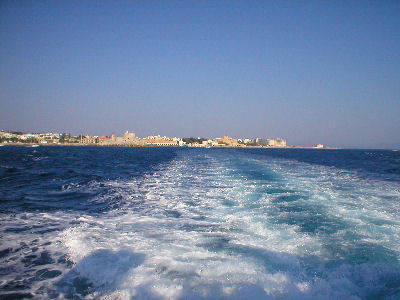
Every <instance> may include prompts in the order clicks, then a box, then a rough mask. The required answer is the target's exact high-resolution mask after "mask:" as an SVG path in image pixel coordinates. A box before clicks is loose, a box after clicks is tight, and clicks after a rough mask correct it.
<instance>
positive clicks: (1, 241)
mask: <svg viewBox="0 0 400 300" xmlns="http://www.w3.org/2000/svg"><path fill="white" fill-rule="evenodd" d="M399 215H400V152H395V151H374V150H307V149H303V150H300V149H178V148H95V147H93V148H92V147H38V148H28V147H1V148H0V221H1V228H0V298H5V299H7V298H24V297H25V298H73V299H80V298H82V299H85V298H88V299H92V298H100V299H143V298H144V299H182V298H184V299H187V298H190V299H193V298H195V299H399V298H400V260H399V259H400V242H399V241H400V217H399Z"/></svg>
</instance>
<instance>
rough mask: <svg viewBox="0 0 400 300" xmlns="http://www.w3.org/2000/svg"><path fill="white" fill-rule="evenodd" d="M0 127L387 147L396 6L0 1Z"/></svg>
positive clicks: (399, 65)
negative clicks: (259, 138) (231, 137)
mask: <svg viewBox="0 0 400 300" xmlns="http://www.w3.org/2000/svg"><path fill="white" fill-rule="evenodd" d="M0 97H1V99H0V129H3V130H19V131H36V132H43V131H46V132H49V131H52V132H70V133H72V134H80V133H84V134H85V133H87V134H92V135H106V134H110V133H111V132H115V133H116V134H117V135H121V134H122V133H123V131H125V130H131V131H134V132H136V134H137V135H138V136H145V135H148V134H157V133H159V134H161V135H168V136H202V137H219V136H222V135H224V134H228V135H229V136H233V137H283V138H286V139H287V140H288V143H289V144H291V145H295V144H296V145H299V144H300V145H310V144H316V143H323V144H327V145H331V146H341V147H342V146H344V147H367V148H371V147H372V148H377V147H379V148H381V147H384V148H385V147H386V148H392V147H400V1H322V0H321V1H6V0H2V1H1V2H0Z"/></svg>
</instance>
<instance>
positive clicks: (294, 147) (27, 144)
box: [0, 143, 343, 150]
mask: <svg viewBox="0 0 400 300" xmlns="http://www.w3.org/2000/svg"><path fill="white" fill-rule="evenodd" d="M0 146H25V147H32V146H33V147H35V146H40V147H60V146H61V147H62V146H67V147H104V148H109V147H118V148H200V149H212V148H213V149H221V148H229V149H246V148H247V149H318V150H337V149H343V148H336V147H323V148H319V147H312V146H285V147H265V146H237V147H234V146H214V147H194V146H187V145H185V146H157V145H145V146H139V145H96V144H80V143H64V144H36V143H6V144H3V143H0Z"/></svg>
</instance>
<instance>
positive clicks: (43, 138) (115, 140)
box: [0, 131, 286, 148]
mask: <svg viewBox="0 0 400 300" xmlns="http://www.w3.org/2000/svg"><path fill="white" fill-rule="evenodd" d="M0 143H2V144H42V145H98V146H127V147H129V146H131V147H138V146H188V147H205V148H210V147H251V146H258V147H286V140H284V139H282V138H275V139H268V138H256V139H248V138H245V139H235V138H231V137H229V136H223V137H222V138H215V139H204V138H177V137H173V138H169V137H166V136H160V135H152V136H147V137H144V138H139V137H137V136H136V134H135V133H134V132H129V131H125V133H124V134H123V136H116V135H115V134H114V133H113V134H111V136H89V135H77V136H72V135H70V134H66V133H62V134H60V133H22V132H5V131H0Z"/></svg>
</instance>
